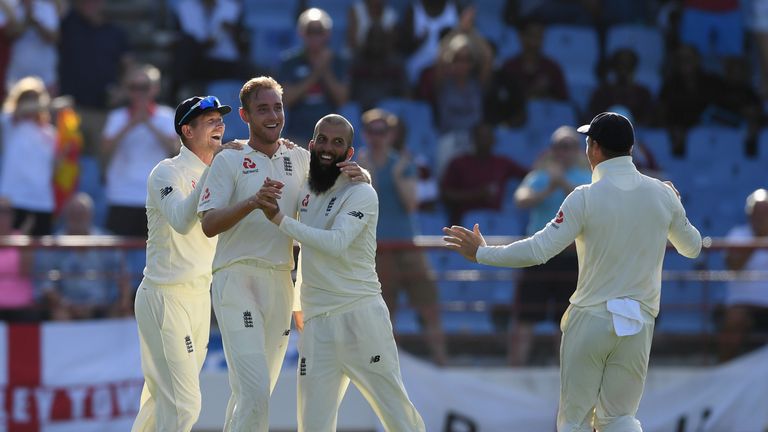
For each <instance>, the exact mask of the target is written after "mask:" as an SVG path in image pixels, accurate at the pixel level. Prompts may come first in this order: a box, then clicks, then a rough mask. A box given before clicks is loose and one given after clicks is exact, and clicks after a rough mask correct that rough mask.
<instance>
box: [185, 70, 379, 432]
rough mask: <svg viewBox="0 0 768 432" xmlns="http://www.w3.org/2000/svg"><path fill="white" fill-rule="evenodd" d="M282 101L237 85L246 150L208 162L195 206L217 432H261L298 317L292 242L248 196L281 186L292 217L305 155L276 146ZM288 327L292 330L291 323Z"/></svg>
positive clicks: (276, 88)
mask: <svg viewBox="0 0 768 432" xmlns="http://www.w3.org/2000/svg"><path fill="white" fill-rule="evenodd" d="M282 93H283V90H282V87H281V86H280V84H278V83H277V81H275V80H274V79H272V78H270V77H257V78H253V79H251V80H249V81H248V82H246V83H245V84H244V85H243V88H242V89H241V90H240V103H241V104H242V107H241V108H240V117H241V119H242V120H243V121H245V122H246V123H248V127H249V130H250V138H249V141H248V145H247V146H244V147H243V149H242V150H240V151H231V152H225V153H222V154H221V155H220V156H219V157H217V158H216V160H215V161H214V163H213V164H212V165H211V170H210V174H209V175H208V178H207V180H206V182H205V186H204V188H203V192H202V195H201V197H200V202H199V205H198V212H199V214H200V216H201V219H202V226H203V232H205V234H206V235H208V236H209V237H212V236H214V235H217V234H218V235H219V243H218V245H217V247H216V254H215V256H214V259H213V285H212V288H211V290H212V302H213V310H214V312H215V313H216V319H217V321H218V324H219V330H220V331H221V337H222V342H223V344H224V354H225V357H226V359H227V366H228V369H229V383H230V387H231V389H232V394H231V396H230V400H229V404H228V405H227V413H226V417H225V423H224V430H225V431H248V432H252V431H256V432H261V431H263V432H266V431H267V430H268V428H269V396H270V394H271V392H272V390H273V389H274V386H275V383H276V382H277V378H278V376H279V374H280V368H281V366H282V362H283V358H284V356H285V351H286V348H287V344H288V335H289V334H290V324H291V311H294V310H295V311H298V310H299V307H298V300H299V298H298V295H295V294H294V286H293V280H292V279H291V270H292V269H293V267H294V262H293V240H292V239H291V238H290V237H289V236H288V235H286V234H284V233H282V232H280V231H279V230H278V229H277V228H276V227H275V226H274V225H273V224H271V223H270V222H269V220H267V219H266V218H265V217H264V214H263V213H262V212H261V211H254V210H255V209H256V208H257V202H256V200H255V194H256V193H257V192H258V191H259V189H260V188H261V186H262V184H263V183H264V180H265V179H266V178H267V177H270V178H273V179H276V180H279V181H280V182H281V183H283V184H284V185H285V187H284V188H283V195H284V197H285V202H286V203H287V204H286V208H285V210H286V211H287V212H290V213H295V212H296V210H297V198H298V194H299V190H300V188H301V185H302V184H303V183H304V181H305V179H306V178H307V173H308V172H309V152H308V151H307V150H305V149H303V148H301V147H299V146H296V147H294V148H291V149H289V148H287V147H286V146H285V145H282V144H281V143H280V142H279V141H278V139H279V138H280V132H281V131H282V128H283V123H284V121H285V117H284V113H283V99H282ZM339 166H340V167H341V169H342V172H346V175H347V176H349V177H350V178H351V179H361V180H366V179H367V180H368V181H370V178H366V177H365V176H363V173H362V172H361V170H360V168H359V167H358V166H357V164H355V163H353V162H343V163H341V164H339ZM296 322H297V327H298V328H299V329H300V328H301V325H302V322H301V317H300V316H299V315H297V317H296Z"/></svg>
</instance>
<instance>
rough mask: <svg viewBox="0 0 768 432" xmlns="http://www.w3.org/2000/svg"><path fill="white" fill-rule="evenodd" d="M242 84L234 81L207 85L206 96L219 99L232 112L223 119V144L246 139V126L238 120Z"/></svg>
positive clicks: (215, 82) (247, 135) (222, 81)
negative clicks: (230, 108)
mask: <svg viewBox="0 0 768 432" xmlns="http://www.w3.org/2000/svg"><path fill="white" fill-rule="evenodd" d="M242 86H243V83H242V82H240V81H234V80H221V81H213V82H211V83H210V84H209V85H208V94H210V95H214V96H216V97H218V98H219V100H220V101H221V103H222V104H224V105H229V106H231V107H232V112H231V113H229V114H227V115H226V116H225V117H224V120H225V121H226V125H227V127H226V129H225V130H224V142H227V141H230V140H233V139H236V138H238V139H248V137H249V132H248V125H247V124H245V122H243V120H242V119H240V114H239V113H238V109H239V108H240V89H241V88H242Z"/></svg>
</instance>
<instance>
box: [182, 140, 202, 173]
mask: <svg viewBox="0 0 768 432" xmlns="http://www.w3.org/2000/svg"><path fill="white" fill-rule="evenodd" d="M179 159H181V160H182V161H184V162H186V163H189V164H191V165H192V166H194V167H196V168H200V169H205V168H206V167H207V166H208V165H206V164H205V163H204V162H203V161H201V160H200V158H199V157H197V155H196V154H194V153H192V150H190V149H188V148H187V146H185V145H182V146H181V150H179Z"/></svg>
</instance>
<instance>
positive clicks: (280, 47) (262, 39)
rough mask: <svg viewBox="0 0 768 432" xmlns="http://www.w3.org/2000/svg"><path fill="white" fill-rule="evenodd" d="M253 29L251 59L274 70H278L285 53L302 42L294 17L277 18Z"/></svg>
mask: <svg viewBox="0 0 768 432" xmlns="http://www.w3.org/2000/svg"><path fill="white" fill-rule="evenodd" d="M252 29H253V31H252V32H251V60H252V61H254V62H255V63H256V64H258V65H260V66H263V67H266V68H269V69H270V70H273V71H277V70H278V68H279V66H280V61H281V59H282V55H283V53H284V52H285V51H286V50H289V49H291V48H294V47H296V46H297V45H298V44H299V43H300V42H299V36H298V34H297V33H296V24H295V22H294V20H293V19H276V20H272V21H269V22H267V23H263V24H260V25H259V26H258V27H252Z"/></svg>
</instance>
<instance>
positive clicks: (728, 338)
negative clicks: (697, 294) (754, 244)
mask: <svg viewBox="0 0 768 432" xmlns="http://www.w3.org/2000/svg"><path fill="white" fill-rule="evenodd" d="M745 211H746V214H747V219H748V220H749V225H748V226H738V227H735V228H733V229H732V230H731V231H730V232H729V233H728V236H727V239H728V240H730V241H733V242H736V243H741V242H744V243H749V242H751V241H753V240H762V239H766V238H768V190H765V189H758V190H756V191H754V192H752V193H751V194H750V195H749V197H747V204H746V207H745ZM725 265H726V267H727V268H728V270H734V271H764V270H765V269H766V268H768V251H766V250H764V249H729V250H728V252H727V253H726V256H725ZM755 331H761V332H768V290H767V289H766V281H765V280H754V281H736V280H732V281H730V282H728V285H727V295H726V298H725V314H724V317H723V322H722V328H721V330H720V335H719V354H720V360H721V361H727V360H730V359H732V358H734V357H736V356H738V355H739V354H741V353H742V352H744V350H745V349H746V348H747V336H749V335H750V334H751V333H752V332H755Z"/></svg>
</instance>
